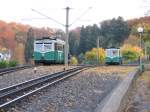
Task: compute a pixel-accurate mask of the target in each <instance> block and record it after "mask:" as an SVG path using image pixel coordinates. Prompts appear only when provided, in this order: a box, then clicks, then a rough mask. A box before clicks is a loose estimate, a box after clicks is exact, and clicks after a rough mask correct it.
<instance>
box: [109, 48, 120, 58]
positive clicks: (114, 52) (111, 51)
mask: <svg viewBox="0 0 150 112" xmlns="http://www.w3.org/2000/svg"><path fill="white" fill-rule="evenodd" d="M106 56H107V57H116V56H119V49H107V50H106Z"/></svg>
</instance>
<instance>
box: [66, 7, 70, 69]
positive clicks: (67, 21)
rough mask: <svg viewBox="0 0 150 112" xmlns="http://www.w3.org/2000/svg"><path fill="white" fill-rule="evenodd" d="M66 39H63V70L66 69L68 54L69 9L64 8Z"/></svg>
mask: <svg viewBox="0 0 150 112" xmlns="http://www.w3.org/2000/svg"><path fill="white" fill-rule="evenodd" d="M65 9H66V38H65V42H66V43H65V68H66V69H67V68H68V52H69V44H68V38H69V32H68V28H69V9H70V8H69V7H66V8H65Z"/></svg>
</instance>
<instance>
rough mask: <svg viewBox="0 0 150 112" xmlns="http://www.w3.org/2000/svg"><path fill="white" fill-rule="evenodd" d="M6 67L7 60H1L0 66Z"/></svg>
mask: <svg viewBox="0 0 150 112" xmlns="http://www.w3.org/2000/svg"><path fill="white" fill-rule="evenodd" d="M6 67H8V61H4V60H3V61H1V62H0V68H6Z"/></svg>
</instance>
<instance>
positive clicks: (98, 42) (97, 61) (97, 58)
mask: <svg viewBox="0 0 150 112" xmlns="http://www.w3.org/2000/svg"><path fill="white" fill-rule="evenodd" d="M97 64H99V36H98V37H97Z"/></svg>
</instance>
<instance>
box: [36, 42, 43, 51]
mask: <svg viewBox="0 0 150 112" xmlns="http://www.w3.org/2000/svg"><path fill="white" fill-rule="evenodd" d="M42 46H43V44H42V43H36V44H35V51H42Z"/></svg>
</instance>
